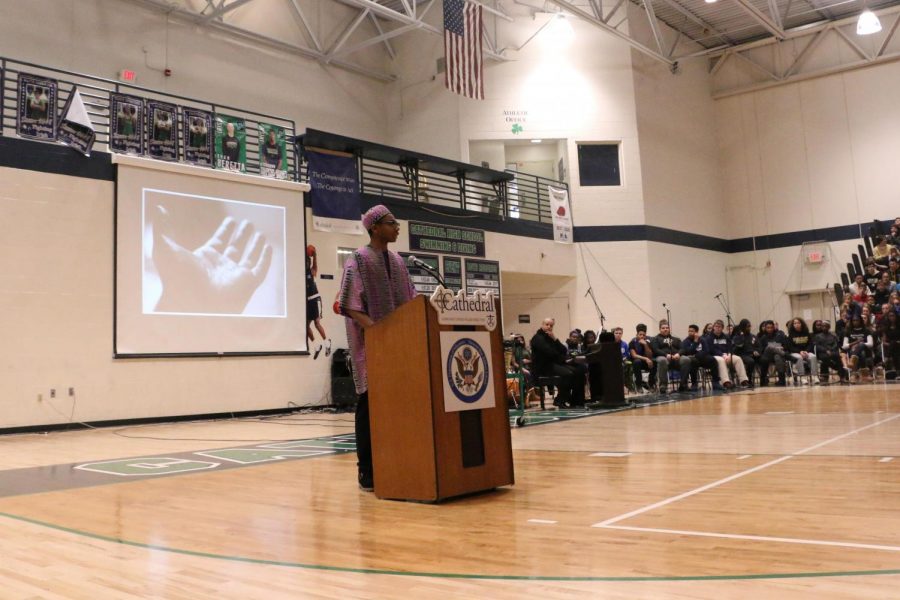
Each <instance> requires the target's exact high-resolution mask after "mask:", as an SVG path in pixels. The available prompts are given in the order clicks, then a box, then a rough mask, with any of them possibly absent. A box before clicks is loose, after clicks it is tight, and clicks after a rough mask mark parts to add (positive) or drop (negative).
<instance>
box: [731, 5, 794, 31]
mask: <svg viewBox="0 0 900 600" xmlns="http://www.w3.org/2000/svg"><path fill="white" fill-rule="evenodd" d="M734 1H735V2H737V3H738V5H740V7H741V8H743V9H744V10H745V11H746V12H747V14H749V15H750V16H751V17H753V19H754V20H755V21H756V22H757V23H759V24H760V25H762V26H763V27H764V28H765V29H766V31H768V32H769V33H771V34H772V35H774V36H775V37H776V38H778V39H784V29H782V28H781V27H779V25H778V24H777V23H776V22H775V21H773V20H772V18H771V17H769V15H767V14H766V13H764V12H763V11H761V10H759V9H758V8H756V6H754V5H753V3H752V2H750V0H734Z"/></svg>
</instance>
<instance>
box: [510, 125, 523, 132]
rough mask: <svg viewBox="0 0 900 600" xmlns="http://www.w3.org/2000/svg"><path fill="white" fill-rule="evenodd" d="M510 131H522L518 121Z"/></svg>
mask: <svg viewBox="0 0 900 600" xmlns="http://www.w3.org/2000/svg"><path fill="white" fill-rule="evenodd" d="M512 132H513V133H522V126H521V125H519V124H518V123H516V124H515V125H513V126H512Z"/></svg>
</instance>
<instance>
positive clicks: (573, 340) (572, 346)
mask: <svg viewBox="0 0 900 600" xmlns="http://www.w3.org/2000/svg"><path fill="white" fill-rule="evenodd" d="M582 342H583V339H582V337H581V330H580V329H573V330H572V331H570V332H569V339H567V340H566V347H568V349H569V354H581V353H582Z"/></svg>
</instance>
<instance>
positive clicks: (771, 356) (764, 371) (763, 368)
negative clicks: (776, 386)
mask: <svg viewBox="0 0 900 600" xmlns="http://www.w3.org/2000/svg"><path fill="white" fill-rule="evenodd" d="M772 363H774V364H775V372H776V373H778V382H779V383H784V376H785V370H784V355H783V354H778V353H776V352H768V351H766V352H763V353H762V356H760V357H759V385H761V386H767V385H769V365H770V364H772Z"/></svg>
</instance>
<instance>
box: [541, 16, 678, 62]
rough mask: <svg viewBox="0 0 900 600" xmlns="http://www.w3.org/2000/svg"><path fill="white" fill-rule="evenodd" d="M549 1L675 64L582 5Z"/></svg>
mask: <svg viewBox="0 0 900 600" xmlns="http://www.w3.org/2000/svg"><path fill="white" fill-rule="evenodd" d="M548 1H549V2H550V3H552V4H555V5H556V6H558V7H560V8H561V9H563V10H565V11H566V12H568V13H571V14H573V15H575V16H578V17H581V18H582V19H584V20H585V21H587V22H588V23H591V24H592V25H594V26H596V27H599V28H600V29H602V30H604V31H606V32H608V33H611V34H612V35H614V36H616V37H617V38H619V39H620V40H622V41H624V42H626V43H627V44H628V45H630V46H631V47H632V48H634V49H635V50H637V51H639V52H642V53H644V54H646V55H647V56H649V57H651V58H655V59H656V60H658V61H660V62H663V63H665V64H667V65H669V66H670V67H672V66H674V65H675V61H674V60H672V59H670V58H669V57H667V56H665V55H663V54H661V53H660V52H657V51H655V50H653V49H652V48H648V47H647V46H645V45H644V44H642V43H640V42H639V41H637V40H635V39H634V38H632V37H631V36H629V35H627V34H625V33H622V32H621V31H619V30H618V29H616V28H615V27H612V26H610V25H609V24H607V23H604V22H603V21H601V20H600V19H598V18H596V17H595V16H594V15H592V14H591V13H589V12H587V11H586V10H584V9H582V8H581V7H578V6H575V5H573V4H572V3H571V2H568V1H567V0H548Z"/></svg>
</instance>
